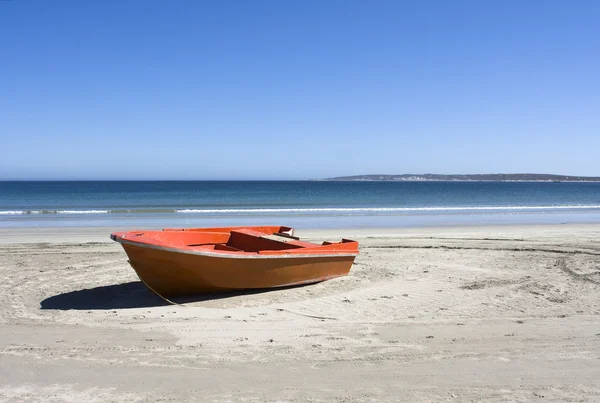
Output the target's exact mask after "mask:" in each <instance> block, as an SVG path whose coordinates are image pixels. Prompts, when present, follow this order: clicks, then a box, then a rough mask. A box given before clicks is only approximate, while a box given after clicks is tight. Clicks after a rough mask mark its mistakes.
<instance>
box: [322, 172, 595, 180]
mask: <svg viewBox="0 0 600 403" xmlns="http://www.w3.org/2000/svg"><path fill="white" fill-rule="evenodd" d="M322 180H328V181H332V180H334V181H463V182H470V181H494V182H517V181H519V182H600V177H598V176H571V175H551V174H475V175H438V174H422V175H420V174H401V175H355V176H339V177H336V178H327V179H322Z"/></svg>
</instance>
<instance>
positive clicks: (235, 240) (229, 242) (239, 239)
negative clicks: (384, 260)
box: [111, 227, 358, 254]
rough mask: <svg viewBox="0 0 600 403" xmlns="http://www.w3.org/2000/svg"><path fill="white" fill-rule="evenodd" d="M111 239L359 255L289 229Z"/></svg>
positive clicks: (351, 245)
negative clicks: (309, 240)
mask: <svg viewBox="0 0 600 403" xmlns="http://www.w3.org/2000/svg"><path fill="white" fill-rule="evenodd" d="M111 238H112V239H113V240H116V241H119V240H124V241H129V242H134V243H140V244H150V245H154V246H162V247H170V248H178V249H187V250H190V249H191V250H197V251H214V252H224V253H234V254H237V253H260V254H277V253H282V252H284V253H286V254H287V253H291V252H299V251H302V252H308V251H315V252H334V251H338V250H339V251H346V252H351V251H352V250H356V251H358V244H357V243H356V242H354V241H350V240H347V239H342V241H341V242H338V243H334V242H328V241H324V242H323V243H321V244H317V243H312V242H305V241H301V240H300V239H299V238H298V237H295V236H294V235H293V229H292V228H289V227H234V228H214V229H213V228H204V229H202V228H198V229H177V228H172V229H165V230H163V231H131V232H125V233H115V234H113V235H111Z"/></svg>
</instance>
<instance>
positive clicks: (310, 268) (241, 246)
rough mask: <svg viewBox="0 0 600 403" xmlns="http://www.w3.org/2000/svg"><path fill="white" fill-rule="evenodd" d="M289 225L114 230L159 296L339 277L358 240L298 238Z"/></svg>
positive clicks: (115, 237)
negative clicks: (308, 239)
mask: <svg viewBox="0 0 600 403" xmlns="http://www.w3.org/2000/svg"><path fill="white" fill-rule="evenodd" d="M293 233H294V230H293V229H292V228H289V227H228V228H188V229H183V228H171V229H164V230H162V231H129V232H115V233H113V234H111V236H110V237H111V239H112V240H114V241H117V242H119V243H121V245H122V246H123V249H125V252H126V253H127V256H128V257H129V262H130V263H131V266H132V267H133V269H134V270H135V271H136V273H137V275H138V276H139V277H140V279H141V280H142V281H143V282H144V284H146V285H147V286H148V288H150V289H151V290H152V291H154V292H155V293H157V294H159V295H160V296H163V297H174V296H188V295H194V294H200V293H211V292H223V291H231V290H243V289H252V288H272V287H285V286H292V285H299V284H309V283H316V282H319V281H324V280H329V279H331V278H335V277H340V276H345V275H347V274H348V272H349V271H350V268H351V266H352V263H353V262H354V259H355V257H356V256H357V255H358V242H355V241H350V240H347V239H342V240H341V242H338V243H332V242H323V243H322V244H321V245H319V244H315V243H309V242H303V241H301V240H300V239H298V238H297V237H295V236H294V235H293Z"/></svg>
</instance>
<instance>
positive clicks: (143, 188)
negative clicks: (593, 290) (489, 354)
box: [0, 181, 600, 228]
mask: <svg viewBox="0 0 600 403" xmlns="http://www.w3.org/2000/svg"><path fill="white" fill-rule="evenodd" d="M595 222H600V183H589V182H369V181H352V182H350V181H93V182H92V181H90V182H76V181H65V182H0V227H4V228H7V227H57V226H65V227H72V226H108V227H115V228H134V227H135V228H164V227H205V226H222V225H259V224H275V225H290V226H294V227H296V228H360V227H363V228H369V227H420V226H438V225H442V226H452V225H489V224H541V223H554V224H558V223H595Z"/></svg>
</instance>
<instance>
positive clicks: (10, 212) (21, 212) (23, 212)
mask: <svg viewBox="0 0 600 403" xmlns="http://www.w3.org/2000/svg"><path fill="white" fill-rule="evenodd" d="M107 213H109V210H8V211H0V215H28V214H107Z"/></svg>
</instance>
